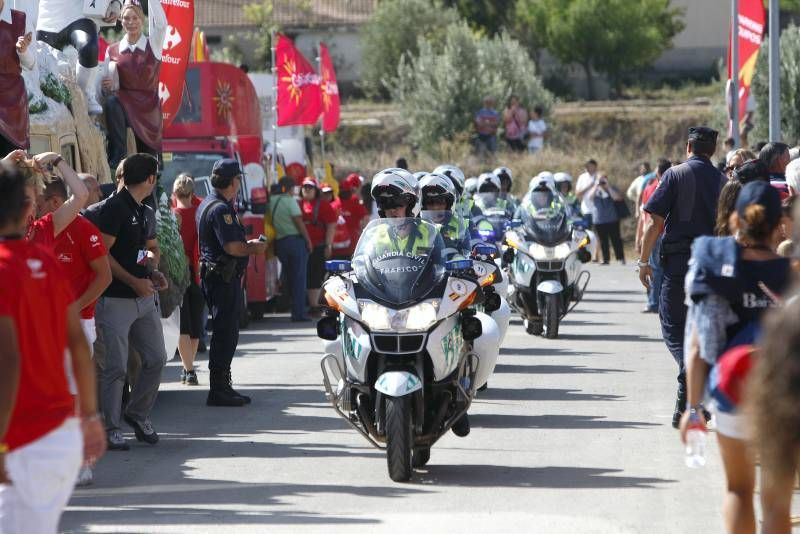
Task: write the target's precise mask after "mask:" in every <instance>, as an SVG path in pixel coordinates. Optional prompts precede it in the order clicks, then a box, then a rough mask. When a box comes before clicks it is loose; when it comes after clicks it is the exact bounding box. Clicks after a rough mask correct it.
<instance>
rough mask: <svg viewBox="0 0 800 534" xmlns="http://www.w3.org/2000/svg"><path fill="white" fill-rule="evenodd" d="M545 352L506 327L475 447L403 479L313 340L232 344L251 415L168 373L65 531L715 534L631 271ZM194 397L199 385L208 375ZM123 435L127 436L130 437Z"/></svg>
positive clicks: (477, 412) (266, 330) (266, 329)
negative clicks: (143, 422)
mask: <svg viewBox="0 0 800 534" xmlns="http://www.w3.org/2000/svg"><path fill="white" fill-rule="evenodd" d="M591 271H592V275H593V279H592V281H591V283H590V286H589V287H590V290H589V293H588V294H587V296H586V299H585V301H584V302H583V303H582V304H581V305H580V306H578V308H577V309H576V310H575V311H574V312H573V313H572V314H570V315H569V316H568V317H567V318H566V319H565V322H564V323H563V326H562V329H561V332H562V336H561V338H560V339H558V340H545V339H541V338H536V337H530V336H528V335H527V334H525V332H524V330H523V328H522V325H521V322H520V321H519V320H516V319H515V320H514V321H513V322H512V325H511V328H510V329H509V335H508V337H507V339H506V341H505V343H504V346H503V348H502V352H501V356H500V359H499V361H498V365H497V369H496V371H495V375H494V377H493V378H492V379H491V380H490V383H489V385H490V388H489V389H488V390H487V391H486V392H485V393H483V394H481V397H480V398H479V399H478V400H477V401H476V403H475V404H474V405H473V408H472V409H471V412H470V413H471V414H472V416H471V421H472V433H471V434H470V435H469V436H468V437H466V438H458V437H456V436H455V435H453V434H452V433H451V434H448V435H447V436H445V437H444V438H442V440H440V441H439V443H437V445H436V446H435V447H434V448H433V451H432V455H431V462H430V464H429V466H428V467H426V469H424V470H421V471H417V472H416V474H415V476H414V478H413V480H412V482H411V483H406V484H397V483H393V482H391V480H390V479H389V478H388V475H387V472H386V462H385V457H384V456H383V455H382V453H381V452H380V451H377V450H376V449H373V448H372V447H371V446H369V445H368V444H367V443H366V441H365V440H364V439H363V438H362V437H361V436H359V435H357V434H356V433H355V432H354V431H352V430H350V429H349V427H347V425H346V423H345V422H344V421H342V420H340V419H339V418H337V417H336V416H335V415H334V412H333V410H332V409H330V408H329V406H328V405H327V404H326V401H325V397H324V394H323V389H322V386H321V378H320V370H319V359H320V342H319V340H318V339H317V338H316V337H315V333H314V330H313V328H311V327H310V326H306V327H304V328H297V327H296V326H295V325H293V324H292V323H289V322H287V321H286V320H285V319H279V318H273V317H270V318H268V319H266V320H264V321H263V322H260V323H257V324H255V325H252V326H251V329H249V330H246V331H243V332H242V335H241V341H240V344H239V349H240V351H239V355H238V356H237V358H236V359H235V361H234V368H233V375H234V378H235V381H236V383H237V384H238V385H239V386H241V387H240V388H239V389H241V390H243V391H244V392H246V393H248V394H249V395H251V396H252V397H253V404H252V405H251V406H249V407H246V408H208V407H206V406H205V404H204V402H205V395H206V390H205V388H204V387H199V388H191V387H186V386H182V385H181V384H180V383H179V382H178V380H177V378H178V373H179V369H180V367H179V366H180V364H179V363H178V362H176V361H171V362H169V364H168V367H167V369H166V370H165V374H164V383H163V385H162V391H161V393H160V395H159V398H158V402H157V405H156V410H155V413H154V415H153V424H154V426H155V428H156V430H157V431H158V432H159V433H160V435H161V441H160V443H159V444H158V445H157V446H155V447H151V446H148V445H144V444H138V443H135V441H134V442H133V444H132V447H131V450H130V451H129V452H109V453H107V454H106V456H105V457H104V458H103V459H102V460H101V462H100V464H99V465H98V466H97V469H96V475H95V483H94V485H93V486H91V487H90V488H87V489H80V490H77V491H76V492H75V494H74V496H73V498H72V500H71V502H70V504H69V507H68V509H67V512H66V513H65V515H64V517H63V520H62V529H63V530H64V531H66V532H82V531H91V532H192V533H201V532H222V531H224V532H237V533H238V532H301V531H302V532H344V531H345V529H346V531H347V532H348V533H353V532H370V533H373V532H399V531H409V530H412V529H418V528H419V529H425V530H424V532H430V531H431V530H430V529H431V528H441V529H446V530H442V531H443V532H489V531H491V532H507V531H509V529H512V528H514V529H522V531H524V532H570V533H575V532H580V533H587V532H598V533H599V532H602V533H609V532H632V533H634V532H635V533H639V532H648V533H657V532H720V531H721V530H722V521H721V508H722V505H721V503H722V495H723V478H722V471H721V466H720V460H719V455H718V452H717V449H716V444H715V441H714V440H713V439H711V440H710V450H709V452H708V459H709V460H708V465H707V466H706V467H705V468H704V469H700V470H696V471H693V470H689V469H688V468H686V467H685V466H684V465H683V455H682V449H681V446H680V445H679V442H678V437H677V434H676V432H675V431H674V430H673V429H672V428H671V426H670V418H671V414H672V407H673V402H674V391H675V384H676V382H675V377H674V375H675V371H676V370H675V364H674V362H673V361H672V359H671V358H670V356H669V355H668V353H667V351H666V349H665V347H664V345H663V343H662V342H661V339H660V330H659V326H658V320H657V318H656V317H655V316H653V315H642V314H641V313H640V310H641V308H642V307H643V306H644V302H645V298H644V295H643V293H642V291H641V288H640V287H639V285H638V281H637V280H636V277H635V274H634V272H633V268H632V267H631V266H626V267H622V266H610V267H603V266H597V265H594V266H592V267H591ZM199 365H200V368H201V372H200V373H198V374H199V377H200V380H201V383H202V384H208V372H207V371H206V370H205V361H202V362H200V364H199ZM128 437H129V438H130V439H133V435H132V433H131V434H129V436H128Z"/></svg>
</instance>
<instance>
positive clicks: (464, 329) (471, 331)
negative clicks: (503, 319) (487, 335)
mask: <svg viewBox="0 0 800 534" xmlns="http://www.w3.org/2000/svg"><path fill="white" fill-rule="evenodd" d="M482 334H483V325H482V324H481V320H480V319H478V318H477V317H475V316H462V317H461V335H462V336H464V339H465V340H467V341H475V340H476V339H478V338H479V337H481V335H482Z"/></svg>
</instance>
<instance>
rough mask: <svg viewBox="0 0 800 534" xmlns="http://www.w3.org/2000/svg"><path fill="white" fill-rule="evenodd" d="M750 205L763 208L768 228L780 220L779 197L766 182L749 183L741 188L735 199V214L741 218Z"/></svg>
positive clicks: (776, 191) (775, 190)
mask: <svg viewBox="0 0 800 534" xmlns="http://www.w3.org/2000/svg"><path fill="white" fill-rule="evenodd" d="M752 205H759V206H763V207H764V212H765V215H766V219H767V221H766V222H767V224H769V226H770V227H774V226H775V225H776V224H778V221H780V220H781V215H782V211H781V195H780V193H778V190H777V189H775V188H774V187H772V186H771V185H770V184H769V183H768V182H762V181H760V180H759V181H756V182H750V183H749V184H747V185H745V186H744V187H743V188H742V192H741V193H739V198H737V199H736V213H738V214H739V217H742V218H743V217H744V216H745V214H746V211H747V208H748V207H749V206H752Z"/></svg>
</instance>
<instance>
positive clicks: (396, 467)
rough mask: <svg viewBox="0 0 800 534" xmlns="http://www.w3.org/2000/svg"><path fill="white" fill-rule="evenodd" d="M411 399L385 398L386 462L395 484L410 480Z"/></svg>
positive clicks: (411, 443)
mask: <svg viewBox="0 0 800 534" xmlns="http://www.w3.org/2000/svg"><path fill="white" fill-rule="evenodd" d="M411 408H412V406H411V397H408V396H406V397H386V462H387V465H388V467H389V477H390V478H391V479H392V480H394V481H395V482H406V481H408V480H409V479H410V478H411V454H412V451H413V447H412V445H413V442H414V431H413V422H412V420H411Z"/></svg>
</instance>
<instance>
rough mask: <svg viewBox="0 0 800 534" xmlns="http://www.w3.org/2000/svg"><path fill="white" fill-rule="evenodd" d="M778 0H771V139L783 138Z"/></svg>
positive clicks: (778, 139)
mask: <svg viewBox="0 0 800 534" xmlns="http://www.w3.org/2000/svg"><path fill="white" fill-rule="evenodd" d="M778 4H779V2H778V0H769V140H770V141H771V142H775V141H780V140H781V137H782V136H781V47H780V42H781V41H780V39H781V28H780V7H779V5H778Z"/></svg>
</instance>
